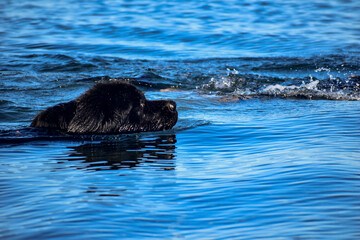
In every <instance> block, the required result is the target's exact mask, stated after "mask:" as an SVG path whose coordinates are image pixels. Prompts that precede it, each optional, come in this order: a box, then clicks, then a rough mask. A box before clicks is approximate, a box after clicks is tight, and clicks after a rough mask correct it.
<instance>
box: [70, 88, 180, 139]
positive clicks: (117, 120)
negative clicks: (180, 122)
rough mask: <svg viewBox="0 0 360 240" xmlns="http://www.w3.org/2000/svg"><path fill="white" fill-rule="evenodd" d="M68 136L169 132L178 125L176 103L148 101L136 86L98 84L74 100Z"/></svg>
mask: <svg viewBox="0 0 360 240" xmlns="http://www.w3.org/2000/svg"><path fill="white" fill-rule="evenodd" d="M75 102H76V103H77V107H76V111H75V114H74V117H73V118H72V120H71V121H70V123H69V126H68V130H67V131H68V132H70V133H80V134H84V133H90V134H115V133H129V132H145V131H160V130H168V129H171V128H172V127H173V126H174V125H175V124H176V122H177V118H178V113H177V110H176V103H175V102H174V101H171V100H158V101H149V100H147V99H146V98H145V96H144V94H143V93H142V92H141V91H140V90H138V89H137V88H136V87H135V86H133V85H131V84H129V83H126V82H121V81H110V82H101V83H98V84H96V85H95V86H94V87H93V88H91V89H89V90H88V91H87V92H85V93H84V94H83V95H81V96H80V97H79V98H77V99H76V100H75Z"/></svg>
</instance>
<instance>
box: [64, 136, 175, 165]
mask: <svg viewBox="0 0 360 240" xmlns="http://www.w3.org/2000/svg"><path fill="white" fill-rule="evenodd" d="M175 143H176V136H175V135H173V134H171V135H161V136H155V137H146V138H141V137H139V136H138V135H132V136H127V137H126V138H125V139H122V140H121V141H116V142H114V141H112V142H102V143H86V144H83V145H80V146H76V147H70V148H71V149H73V150H74V151H75V152H74V153H71V154H70V158H69V160H70V161H73V160H79V159H85V162H86V163H88V164H87V165H86V166H85V168H90V169H92V170H97V171H98V170H114V169H120V168H133V167H136V166H138V165H143V164H151V165H152V166H154V165H155V166H157V167H159V168H160V169H162V170H174V169H175V165H174V162H173V159H174V158H175V148H176V147H175Z"/></svg>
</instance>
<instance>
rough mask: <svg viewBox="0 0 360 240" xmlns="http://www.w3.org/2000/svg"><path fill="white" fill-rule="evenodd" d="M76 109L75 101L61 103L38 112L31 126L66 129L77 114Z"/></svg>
mask: <svg viewBox="0 0 360 240" xmlns="http://www.w3.org/2000/svg"><path fill="white" fill-rule="evenodd" d="M75 109H76V103H75V101H71V102H67V103H59V104H57V105H55V106H53V107H50V108H48V109H46V110H44V111H42V112H40V113H39V114H37V115H36V116H35V118H34V120H33V121H32V122H31V124H30V127H38V128H54V129H59V130H64V131H66V130H67V128H68V125H69V123H70V121H71V119H72V118H73V117H74V115H75Z"/></svg>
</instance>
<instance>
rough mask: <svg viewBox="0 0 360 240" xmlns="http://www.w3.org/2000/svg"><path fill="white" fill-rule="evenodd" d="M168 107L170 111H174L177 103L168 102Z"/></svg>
mask: <svg viewBox="0 0 360 240" xmlns="http://www.w3.org/2000/svg"><path fill="white" fill-rule="evenodd" d="M168 108H169V110H170V111H174V110H175V105H174V104H172V103H170V104H168Z"/></svg>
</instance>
